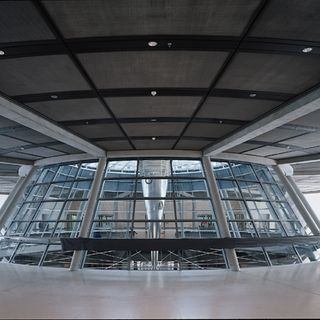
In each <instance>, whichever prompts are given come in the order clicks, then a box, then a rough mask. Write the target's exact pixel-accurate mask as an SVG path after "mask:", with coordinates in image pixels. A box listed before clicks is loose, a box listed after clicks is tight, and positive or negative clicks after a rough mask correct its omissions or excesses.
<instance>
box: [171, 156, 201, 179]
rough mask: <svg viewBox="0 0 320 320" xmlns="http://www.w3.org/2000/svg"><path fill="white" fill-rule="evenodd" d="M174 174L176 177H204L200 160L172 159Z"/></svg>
mask: <svg viewBox="0 0 320 320" xmlns="http://www.w3.org/2000/svg"><path fill="white" fill-rule="evenodd" d="M172 170H173V172H172V175H173V176H175V177H190V178H191V177H203V176H204V175H203V170H202V164H201V161H200V160H172Z"/></svg>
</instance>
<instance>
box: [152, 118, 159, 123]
mask: <svg viewBox="0 0 320 320" xmlns="http://www.w3.org/2000/svg"><path fill="white" fill-rule="evenodd" d="M150 121H151V122H157V121H158V120H157V119H155V118H152V119H150Z"/></svg>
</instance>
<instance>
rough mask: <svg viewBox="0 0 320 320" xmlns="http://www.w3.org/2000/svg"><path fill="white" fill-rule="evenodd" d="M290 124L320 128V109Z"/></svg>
mask: <svg viewBox="0 0 320 320" xmlns="http://www.w3.org/2000/svg"><path fill="white" fill-rule="evenodd" d="M290 124H292V125H297V126H306V127H312V128H318V129H320V111H314V112H311V113H309V114H308V115H306V116H304V117H301V118H298V119H297V120H294V121H292V122H290Z"/></svg>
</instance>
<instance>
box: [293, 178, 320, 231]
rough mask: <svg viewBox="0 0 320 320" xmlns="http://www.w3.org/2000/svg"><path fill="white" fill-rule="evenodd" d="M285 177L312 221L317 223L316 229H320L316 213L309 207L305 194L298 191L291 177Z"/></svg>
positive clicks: (319, 221)
mask: <svg viewBox="0 0 320 320" xmlns="http://www.w3.org/2000/svg"><path fill="white" fill-rule="evenodd" d="M287 179H288V180H289V182H290V184H291V185H292V187H293V189H294V190H295V192H296V193H297V195H298V197H299V198H300V200H301V202H302V203H303V205H304V206H305V207H306V209H307V210H308V212H309V214H310V216H311V218H312V219H313V221H314V223H315V224H316V225H317V227H318V229H319V230H320V220H319V218H318V216H317V214H316V213H315V212H314V211H313V209H312V208H311V206H310V204H309V202H308V200H307V199H306V198H305V196H304V195H303V193H302V192H301V191H300V189H299V187H298V186H297V184H296V182H295V181H294V179H293V177H290V176H287Z"/></svg>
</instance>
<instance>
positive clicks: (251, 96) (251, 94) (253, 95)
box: [249, 93, 257, 98]
mask: <svg viewBox="0 0 320 320" xmlns="http://www.w3.org/2000/svg"><path fill="white" fill-rule="evenodd" d="M256 96H257V94H256V93H250V94H249V97H250V98H254V97H256Z"/></svg>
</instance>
